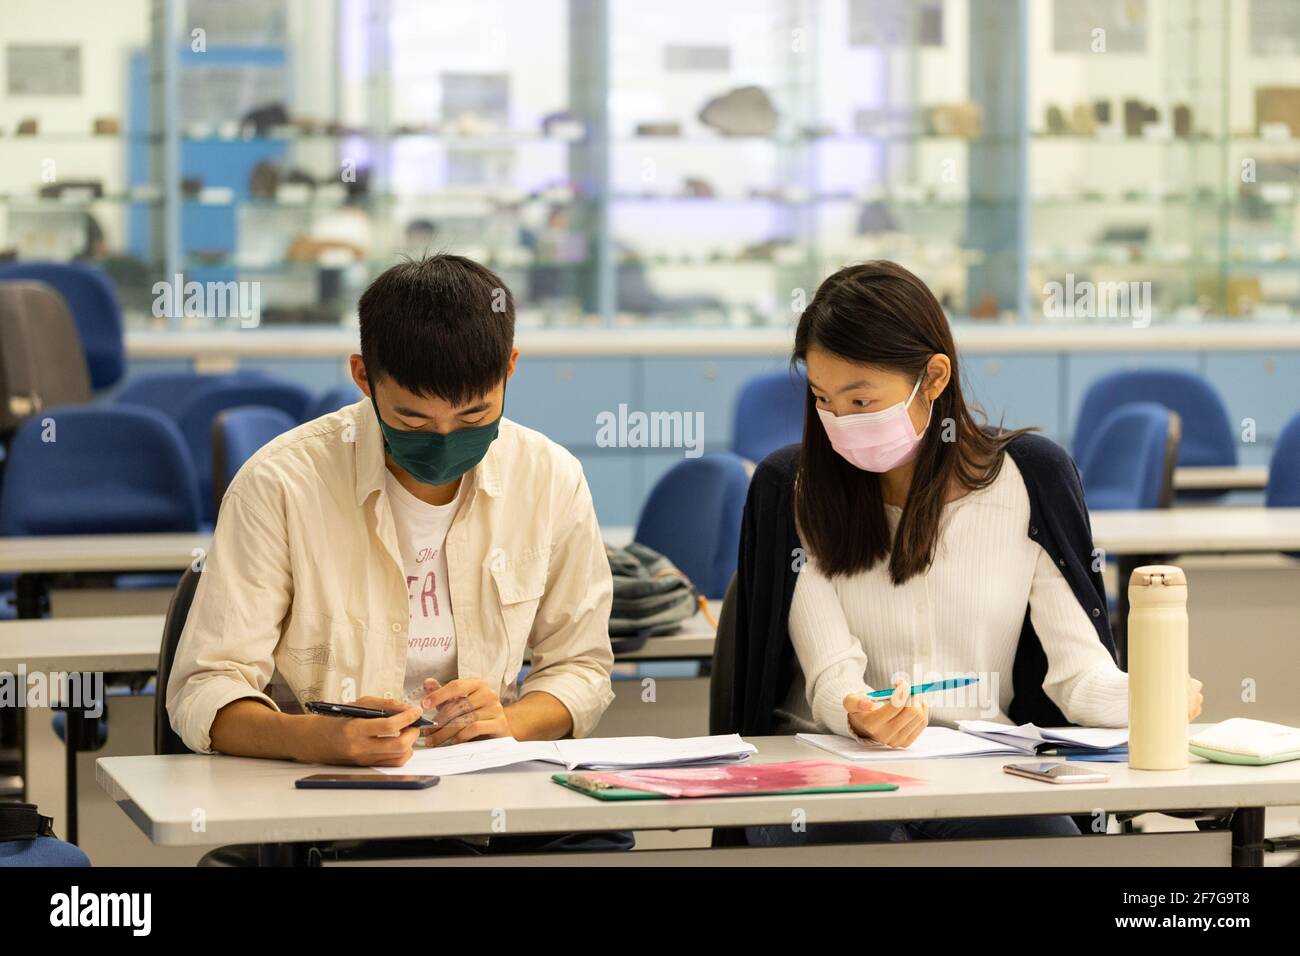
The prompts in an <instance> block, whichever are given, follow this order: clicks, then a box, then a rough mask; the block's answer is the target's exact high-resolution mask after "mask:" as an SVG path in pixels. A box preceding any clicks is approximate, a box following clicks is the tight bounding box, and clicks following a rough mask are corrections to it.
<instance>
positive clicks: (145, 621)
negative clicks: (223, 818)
mask: <svg viewBox="0 0 1300 956" xmlns="http://www.w3.org/2000/svg"><path fill="white" fill-rule="evenodd" d="M719 609H720V605H719V603H717V602H714V603H713V604H712V606H711V612H712V613H713V615H714V618H715V619H716V616H717V614H718V611H719ZM162 632H163V616H162V615H161V614H144V615H136V616H119V617H102V618H44V619H37V620H18V621H0V672H3V671H8V672H11V673H16V672H17V671H18V669H19V667H25V668H26V671H27V672H28V673H34V672H38V671H39V672H45V673H65V672H66V673H76V672H89V673H94V672H101V673H104V674H106V675H107V674H122V673H152V672H154V671H155V670H156V669H157V667H158V654H159V650H160V646H161V643H162ZM713 643H714V629H713V626H712V625H711V624H709V623H708V621H707V619H706V618H705V617H704V615H702V614H696V615H695V616H694V617H693V618H690V619H689V620H688V621H686V622H685V623H684V624H683V625H682V626H681V628H680V629H679V630H678V631H677V632H676V633H673V634H667V635H663V636H659V637H649V638H646V640H645V643H644V644H643V645H642V646H640V647H637V648H636V649H635V650H629V651H621V652H616V653H615V655H614V659H615V662H616V663H621V662H625V661H662V660H708V659H710V658H712V656H713ZM66 721H67V723H66V724H65V729H64V750H65V754H66V771H65V773H66V781H65V787H66V795H67V804H66V813H67V824H66V826H65V830H66V836H67V839H68V841H69V842H70V843H76V842H77V753H78V750H79V749H80V748H79V747H78V746H74V744H75V743H76V742H77V741H84V740H85V739H86V735H87V733H88V727H87V720H86V718H85V716H84V714H83V713H82V711H81V710H80V709H78V708H75V707H74V708H69V709H68V710H67V711H66ZM20 736H21V732H20ZM23 786H24V789H26V775H25V773H24V780H23Z"/></svg>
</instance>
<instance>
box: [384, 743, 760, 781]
mask: <svg viewBox="0 0 1300 956" xmlns="http://www.w3.org/2000/svg"><path fill="white" fill-rule="evenodd" d="M757 752H758V748H757V747H755V746H754V745H753V744H748V743H745V741H743V740H741V739H740V735H739V734H726V735H722V736H718V737H684V738H681V739H675V738H672V737H586V738H583V739H581V740H529V741H519V740H515V738H513V737H494V738H492V739H491V740H474V741H471V742H469V743H467V744H453V745H451V746H449V747H429V748H421V749H418V750H416V751H415V752H414V753H413V754H412V755H411V759H410V760H408V761H407V762H406V764H405V765H404V766H401V767H375V768H373V769H375V770H379V771H380V772H382V773H389V774H403V773H411V774H433V775H435V776H439V777H450V776H452V775H454V774H458V773H473V772H474V771H475V770H491V769H493V768H495V767H508V766H510V765H511V764H516V763H525V762H527V761H530V760H544V761H546V762H548V763H553V764H559V765H560V766H563V767H567V768H568V769H570V770H575V769H577V768H579V767H584V768H588V769H593V770H594V769H600V768H608V767H614V768H623V767H671V766H679V765H682V764H694V763H702V762H705V761H725V760H742V759H745V758H747V757H748V756H749V755H750V754H752V753H757Z"/></svg>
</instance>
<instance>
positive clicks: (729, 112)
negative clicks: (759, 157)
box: [699, 86, 777, 136]
mask: <svg viewBox="0 0 1300 956" xmlns="http://www.w3.org/2000/svg"><path fill="white" fill-rule="evenodd" d="M699 119H700V122H701V123H703V124H704V125H705V126H711V127H713V128H714V129H716V130H717V131H718V132H720V133H722V135H724V136H770V135H771V134H772V133H774V132H775V131H776V120H777V113H776V107H775V106H773V105H772V100H771V98H770V97H769V96H768V95H767V92H766V91H765V90H764V89H763V88H762V87H761V86H741V87H737V88H736V89H734V90H731V91H730V92H728V93H723V94H722V95H721V96H717V97H714V98H713V99H711V100H709V101H708V102H707V103H705V104H704V107H703V108H702V109H701V110H700V116H699Z"/></svg>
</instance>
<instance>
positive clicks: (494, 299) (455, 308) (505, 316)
mask: <svg viewBox="0 0 1300 956" xmlns="http://www.w3.org/2000/svg"><path fill="white" fill-rule="evenodd" d="M360 312H361V358H362V360H363V361H364V362H365V364H366V374H367V375H369V376H370V378H371V381H378V382H379V383H380V385H381V387H382V385H383V381H384V379H386V378H390V379H392V380H393V381H395V382H397V384H398V385H400V386H402V388H404V389H406V390H407V391H409V392H414V393H415V394H417V395H423V396H425V397H426V398H441V399H443V400H445V401H448V402H450V403H451V404H453V405H463V404H465V403H466V402H469V401H473V400H474V399H475V398H477V397H478V396H480V395H482V394H483V393H484V392H486V391H488V390H489V389H491V388H493V387H494V386H495V385H496V384H497V383H498V382H500V381H501V380H502V379H503V378H505V375H506V366H507V365H508V364H509V362H510V352H511V349H512V348H513V347H514V341H515V302H514V297H513V296H511V294H510V290H509V289H507V288H506V284H505V283H504V282H502V281H501V279H500V277H499V276H497V274H496V273H495V272H493V271H492V270H491V269H488V268H486V267H485V266H482V265H479V264H478V263H477V262H474V261H473V260H472V259H466V258H465V257H464V256H453V255H445V254H440V255H433V256H426V257H425V258H423V259H418V260H411V261H408V262H403V263H401V264H399V265H395V266H393V267H392V268H391V269H389V270H387V271H386V272H384V273H383V274H382V275H381V276H379V278H377V279H375V281H374V282H372V283H371V284H370V287H369V288H368V289H366V291H365V292H364V293H362V296H361V304H360Z"/></svg>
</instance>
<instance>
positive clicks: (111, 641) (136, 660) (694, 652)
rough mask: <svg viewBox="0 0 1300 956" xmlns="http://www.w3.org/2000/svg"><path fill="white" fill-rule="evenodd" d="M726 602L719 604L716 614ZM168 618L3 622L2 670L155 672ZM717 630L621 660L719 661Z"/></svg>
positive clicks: (669, 638) (702, 627)
mask: <svg viewBox="0 0 1300 956" xmlns="http://www.w3.org/2000/svg"><path fill="white" fill-rule="evenodd" d="M720 608H721V602H717V601H715V602H713V603H712V605H711V611H712V613H713V614H714V615H715V617H716V615H717V613H718V612H719V610H720ZM162 631H163V616H162V615H161V614H142V615H136V616H122V617H82V618H40V619H35V620H19V621H0V671H4V670H8V671H13V670H15V669H16V668H17V667H18V666H19V665H20V664H23V665H26V667H27V669H28V670H29V671H103V672H105V673H125V672H131V671H152V670H154V669H155V668H156V667H157V666H158V652H159V649H160V646H161V643H162ZM713 642H714V630H713V626H712V625H711V624H709V622H708V621H707V620H706V619H705V618H704V615H702V614H697V615H695V617H693V618H691V619H690V620H688V621H687V622H686V623H685V624H683V625H682V628H681V630H680V631H679V632H678V633H676V634H668V635H664V636H662V637H651V638H648V639H647V640H646V643H645V646H644V647H641V648H639V649H637V650H635V651H626V652H620V653H618V654H616V655H615V658H616V660H618V661H646V660H653V661H663V660H704V659H707V658H710V657H712V656H713Z"/></svg>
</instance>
